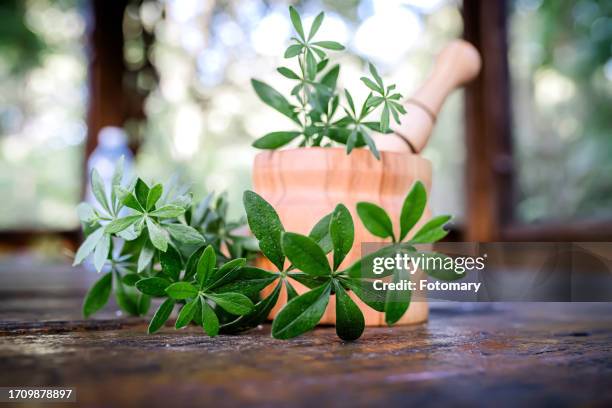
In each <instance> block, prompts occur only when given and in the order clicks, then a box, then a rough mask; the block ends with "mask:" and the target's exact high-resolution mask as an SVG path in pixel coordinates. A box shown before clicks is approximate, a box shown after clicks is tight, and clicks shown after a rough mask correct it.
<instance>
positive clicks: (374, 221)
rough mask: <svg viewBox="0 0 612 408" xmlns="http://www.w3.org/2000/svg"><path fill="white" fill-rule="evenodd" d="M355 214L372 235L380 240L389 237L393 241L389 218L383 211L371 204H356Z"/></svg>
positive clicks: (391, 225)
mask: <svg viewBox="0 0 612 408" xmlns="http://www.w3.org/2000/svg"><path fill="white" fill-rule="evenodd" d="M357 214H359V218H361V222H362V223H363V225H364V226H365V227H366V229H367V230H368V231H370V233H372V235H375V236H377V237H381V238H387V237H391V238H392V239H393V240H394V241H395V236H394V235H393V224H391V218H389V215H388V214H387V212H386V211H385V210H384V209H382V208H381V207H379V206H377V205H376V204H373V203H368V202H360V203H357Z"/></svg>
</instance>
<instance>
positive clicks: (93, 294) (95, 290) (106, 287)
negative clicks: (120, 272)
mask: <svg viewBox="0 0 612 408" xmlns="http://www.w3.org/2000/svg"><path fill="white" fill-rule="evenodd" d="M112 288H113V275H112V273H110V272H109V273H107V274H104V275H103V276H102V277H101V278H100V279H99V280H98V281H97V282H96V283H94V284H93V286H92V287H91V288H90V289H89V291H88V292H87V294H86V295H85V300H84V302H83V316H85V317H86V318H87V317H89V316H91V315H92V314H94V313H95V312H97V311H98V310H100V309H102V308H103V307H104V305H106V303H107V302H108V298H109V297H110V293H111V290H112Z"/></svg>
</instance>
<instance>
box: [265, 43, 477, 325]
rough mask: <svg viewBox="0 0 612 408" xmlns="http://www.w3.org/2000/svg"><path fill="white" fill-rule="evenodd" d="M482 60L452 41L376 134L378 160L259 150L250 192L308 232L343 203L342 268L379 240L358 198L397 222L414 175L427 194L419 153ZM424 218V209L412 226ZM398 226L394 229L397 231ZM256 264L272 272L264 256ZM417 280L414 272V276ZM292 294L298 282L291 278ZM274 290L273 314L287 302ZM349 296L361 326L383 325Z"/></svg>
mask: <svg viewBox="0 0 612 408" xmlns="http://www.w3.org/2000/svg"><path fill="white" fill-rule="evenodd" d="M481 65H482V61H481V59H480V54H479V53H478V51H477V50H476V48H474V46H472V45H471V44H469V43H467V42H466V41H463V40H455V41H452V42H451V43H450V44H449V45H447V46H446V47H445V48H444V49H443V50H442V52H441V53H440V54H439V55H438V58H437V60H436V63H435V65H434V67H433V69H432V71H431V73H430V75H429V78H428V79H427V80H426V81H425V82H424V83H423V85H422V86H421V87H420V88H419V89H418V90H417V91H416V92H415V93H414V94H413V96H412V97H411V98H409V99H408V100H406V101H405V102H404V106H405V107H406V110H407V114H406V115H404V116H403V117H402V120H401V123H400V124H399V125H393V130H394V133H393V134H389V135H375V142H376V145H377V147H378V149H379V150H380V151H381V159H380V161H378V160H376V158H375V157H374V156H373V155H372V153H371V152H370V151H369V150H366V149H355V150H353V152H352V153H351V154H350V155H347V154H346V151H345V149H344V148H299V149H287V150H277V151H266V152H263V153H260V154H258V155H257V157H256V158H255V164H254V166H253V186H254V189H255V191H256V192H257V193H259V194H260V195H261V196H262V197H263V198H265V199H266V200H267V201H268V202H270V203H271V204H272V205H273V206H274V208H275V209H276V211H277V212H278V214H279V216H280V219H281V221H282V222H283V225H284V226H285V229H286V230H287V231H292V232H298V233H301V234H304V235H307V234H308V233H309V232H310V230H311V229H312V227H313V226H314V225H315V224H316V222H317V221H319V220H320V219H321V218H322V217H323V216H325V215H327V214H329V213H330V212H332V211H333V209H334V208H335V206H336V205H337V204H339V203H342V204H344V205H346V207H347V208H348V209H349V210H350V211H351V214H352V215H353V221H354V223H355V243H354V245H353V249H352V250H351V252H350V253H349V255H348V256H347V258H346V259H345V261H344V263H343V264H342V265H341V267H346V266H348V265H350V264H351V263H353V262H354V261H356V260H357V259H358V258H359V257H360V256H361V244H362V243H366V242H381V239H380V238H377V237H374V236H372V235H371V234H370V233H369V232H368V231H367V230H366V229H365V228H364V226H363V224H362V223H361V220H360V219H359V218H358V217H357V214H356V208H355V207H356V204H357V203H358V202H359V201H369V202H373V203H376V204H378V205H380V206H382V207H383V208H384V209H385V210H387V212H388V213H389V215H390V216H391V219H392V220H393V222H394V224H395V225H394V227H395V228H397V227H398V225H397V224H398V220H399V215H400V211H401V206H402V204H403V200H404V198H405V196H406V194H407V193H408V191H409V189H410V187H411V186H412V185H413V184H414V182H415V181H417V180H420V181H421V182H423V184H425V186H426V188H427V192H428V196H429V195H430V194H429V192H430V189H431V176H432V174H431V163H430V162H429V161H427V160H425V159H423V158H422V157H421V156H419V155H418V154H414V153H419V152H421V151H422V149H423V148H424V147H425V145H426V144H427V142H428V140H429V137H430V135H431V131H432V129H433V127H434V125H435V121H436V116H437V115H438V113H439V111H440V109H441V107H442V105H443V104H444V101H445V100H446V98H447V97H448V95H449V94H450V93H451V92H452V91H453V90H455V89H456V88H458V87H460V86H461V85H463V84H465V83H467V82H469V81H470V80H472V79H473V78H475V77H476V76H477V75H478V72H479V71H480V67H481ZM430 217H431V214H430V211H429V209H426V210H425V213H424V214H423V217H422V218H421V220H419V223H418V225H417V226H416V227H415V229H413V231H416V230H417V229H418V227H420V226H421V225H422V224H423V223H424V222H426V221H427V220H428V219H429V218H430ZM398 233H399V231H396V236H397V235H398ZM258 262H259V266H261V267H263V268H266V269H270V270H273V269H274V266H273V265H272V264H271V263H270V262H268V261H267V260H266V259H261V260H259V261H258ZM415 278H416V279H418V278H419V276H418V275H416V276H415ZM295 287H296V289H297V291H298V292H299V293H302V292H304V291H305V289H306V288H305V287H304V286H302V285H300V284H299V283H297V282H295ZM284 290H285V289H284V288H283V292H282V293H281V297H280V299H279V302H278V303H277V306H276V307H275V308H274V309H273V310H272V312H271V316H272V317H273V316H275V315H276V313H277V312H278V311H279V310H280V308H281V307H282V306H284V304H285V303H286V293H285V292H284ZM351 297H352V298H353V299H354V300H355V301H356V302H357V304H358V305H359V307H360V308H361V310H362V311H363V314H364V317H365V322H366V325H368V326H382V325H385V319H384V314H383V313H379V312H377V311H375V310H373V309H371V308H370V307H369V306H367V305H365V304H364V303H363V302H362V301H361V300H359V299H358V298H357V297H356V296H355V295H354V294H352V293H351ZM335 310H336V308H335V298H334V296H332V298H331V300H330V303H329V305H328V307H327V310H326V312H325V314H324V315H323V319H322V320H321V323H322V324H334V323H335V320H336V319H335ZM427 315H428V307H427V303H426V302H425V301H419V302H412V304H411V305H410V308H409V309H408V311H407V312H406V314H405V315H404V317H402V319H401V320H400V321H398V322H397V324H410V323H420V322H423V321H425V320H427Z"/></svg>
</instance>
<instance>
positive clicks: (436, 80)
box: [376, 40, 482, 153]
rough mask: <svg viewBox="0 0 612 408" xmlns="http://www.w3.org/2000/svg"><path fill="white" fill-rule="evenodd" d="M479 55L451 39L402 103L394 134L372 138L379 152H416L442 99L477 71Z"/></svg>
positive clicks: (472, 77)
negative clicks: (429, 70)
mask: <svg viewBox="0 0 612 408" xmlns="http://www.w3.org/2000/svg"><path fill="white" fill-rule="evenodd" d="M481 64H482V62H481V59H480V54H479V53H478V50H476V48H475V47H474V46H473V45H472V44H470V43H468V42H467V41H464V40H454V41H453V42H451V43H450V44H449V45H447V46H446V47H445V48H444V49H443V50H442V52H441V53H440V54H439V55H438V57H437V59H436V62H435V65H434V67H433V69H432V71H431V73H430V75H429V77H428V79H427V80H426V81H425V82H424V83H423V84H422V85H421V87H420V88H419V89H418V90H417V91H416V92H415V93H414V94H413V95H412V97H411V98H409V99H408V100H406V101H405V102H404V107H405V108H406V114H405V115H403V116H402V118H401V123H400V124H399V125H397V124H395V123H394V126H392V129H393V131H394V134H389V135H376V145H377V147H378V148H379V149H380V150H386V151H410V150H414V153H419V152H421V150H423V148H424V147H425V145H426V144H427V142H428V140H429V136H430V135H431V131H432V129H433V126H434V124H435V119H436V116H437V115H438V113H439V112H440V109H441V108H442V105H443V104H444V101H445V100H446V98H447V97H448V96H449V95H450V94H451V92H452V91H454V90H455V89H456V88H458V87H460V86H462V85H464V84H465V83H467V82H469V81H471V80H472V79H474V78H475V77H476V76H477V75H478V73H479V72H480V67H481Z"/></svg>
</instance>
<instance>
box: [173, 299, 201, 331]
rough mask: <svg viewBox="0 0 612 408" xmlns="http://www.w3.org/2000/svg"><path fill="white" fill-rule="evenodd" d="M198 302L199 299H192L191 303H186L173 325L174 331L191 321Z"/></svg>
mask: <svg viewBox="0 0 612 408" xmlns="http://www.w3.org/2000/svg"><path fill="white" fill-rule="evenodd" d="M198 302H199V298H195V299H193V300H192V301H191V302H188V303H186V304H185V306H183V308H182V309H181V311H180V312H179V315H178V317H177V318H176V323H175V324H174V328H175V329H180V328H182V327H185V326H187V325H188V324H189V323H190V322H191V321H192V320H193V316H194V315H195V312H196V310H197V307H196V306H197V304H198Z"/></svg>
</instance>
